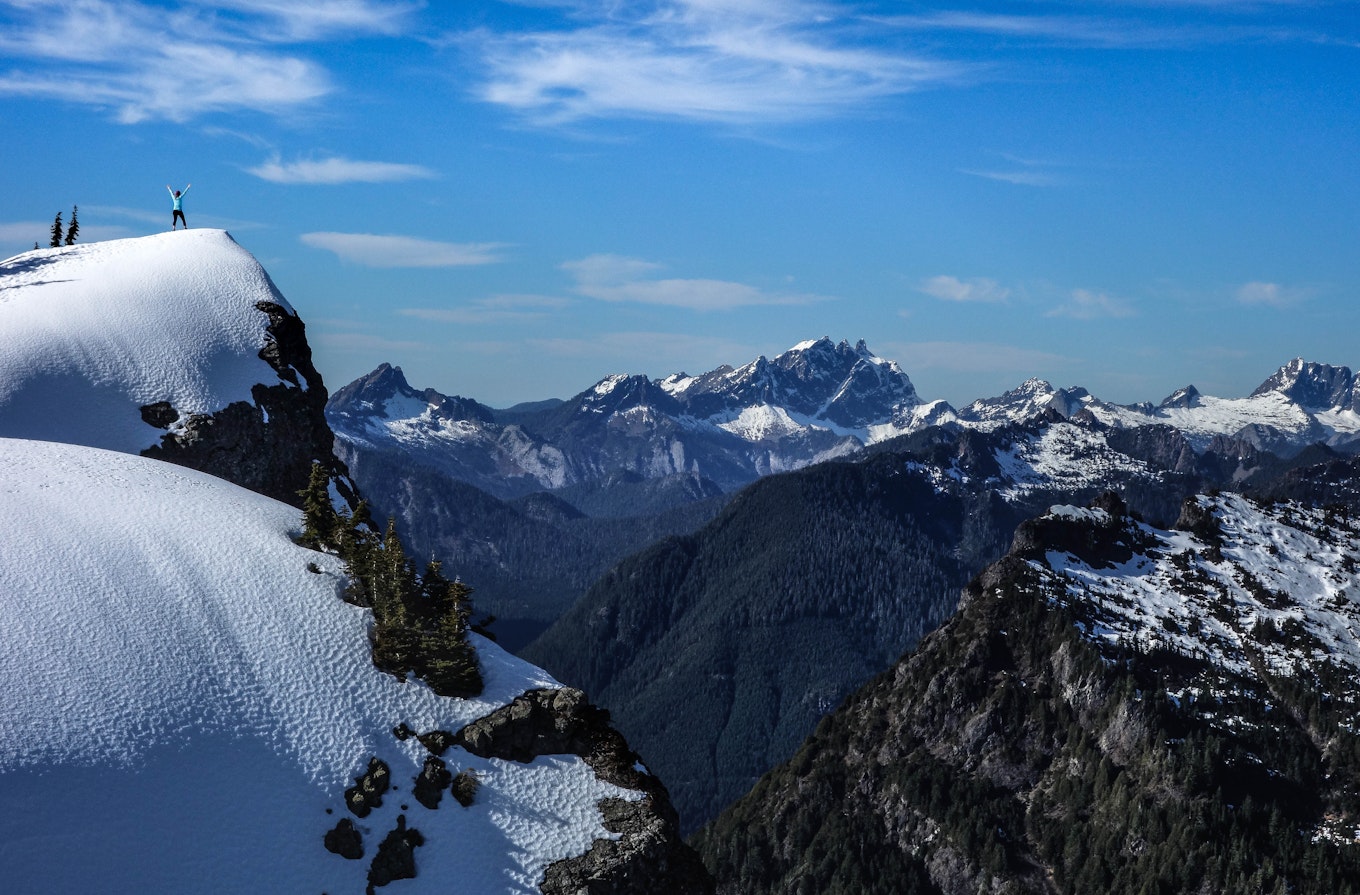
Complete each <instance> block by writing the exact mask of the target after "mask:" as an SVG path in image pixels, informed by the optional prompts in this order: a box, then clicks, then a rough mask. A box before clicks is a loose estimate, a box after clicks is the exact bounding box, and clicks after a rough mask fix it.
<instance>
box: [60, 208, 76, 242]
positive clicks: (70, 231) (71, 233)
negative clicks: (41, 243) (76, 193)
mask: <svg viewBox="0 0 1360 895" xmlns="http://www.w3.org/2000/svg"><path fill="white" fill-rule="evenodd" d="M76 208H77V206H75V205H72V206H71V226H69V227H67V228H66V244H67V245H68V246H73V245H75V244H76V237H77V236H78V235H79V234H80V222H79V221H77V220H76ZM58 217H60V215H58Z"/></svg>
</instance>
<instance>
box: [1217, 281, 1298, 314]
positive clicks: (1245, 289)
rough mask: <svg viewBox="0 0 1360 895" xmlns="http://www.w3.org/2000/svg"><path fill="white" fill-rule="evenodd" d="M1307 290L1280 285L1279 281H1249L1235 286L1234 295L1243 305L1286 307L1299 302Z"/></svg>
mask: <svg viewBox="0 0 1360 895" xmlns="http://www.w3.org/2000/svg"><path fill="white" fill-rule="evenodd" d="M1308 293H1309V290H1307V289H1304V288H1301V287H1298V286H1282V285H1280V284H1279V283H1262V282H1251V283H1243V284H1242V285H1241V286H1239V287H1237V290H1236V291H1235V292H1234V297H1236V299H1237V300H1238V301H1239V302H1241V303H1242V304H1244V305H1267V306H1268V307H1272V308H1288V307H1292V306H1293V305H1296V304H1299V303H1300V302H1302V301H1303V300H1304V299H1306V298H1307V297H1308Z"/></svg>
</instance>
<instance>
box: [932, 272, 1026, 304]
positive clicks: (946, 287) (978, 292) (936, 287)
mask: <svg viewBox="0 0 1360 895" xmlns="http://www.w3.org/2000/svg"><path fill="white" fill-rule="evenodd" d="M918 288H919V289H920V291H922V292H924V293H925V294H926V295H931V296H934V297H935V298H939V299H943V300H944V301H957V302H1003V301H1005V300H1006V299H1007V298H1009V297H1010V294H1011V291H1010V290H1009V289H1007V288H1006V287H1005V286H1002V285H1001V284H1000V283H998V282H997V281H996V280H991V279H988V278H986V277H973V278H972V279H968V280H960V279H959V278H958V277H951V276H944V275H941V276H938V277H931V278H930V279H928V280H926V281H924V282H923V283H921V285H920V286H919V287H918Z"/></svg>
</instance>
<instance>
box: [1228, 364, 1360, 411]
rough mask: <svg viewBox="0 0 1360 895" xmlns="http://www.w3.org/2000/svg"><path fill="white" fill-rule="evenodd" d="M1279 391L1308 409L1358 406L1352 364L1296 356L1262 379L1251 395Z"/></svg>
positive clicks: (1353, 408)
mask: <svg viewBox="0 0 1360 895" xmlns="http://www.w3.org/2000/svg"><path fill="white" fill-rule="evenodd" d="M1271 392H1279V393H1280V394H1282V395H1284V396H1286V397H1288V398H1289V399H1291V400H1292V401H1294V403H1296V404H1298V405H1299V406H1301V407H1305V408H1309V409H1329V408H1337V409H1350V410H1355V409H1357V397H1356V395H1355V375H1354V374H1353V373H1352V372H1351V370H1350V368H1349V367H1335V366H1332V365H1331V364H1318V363H1312V362H1310V361H1305V360H1304V359H1303V358H1301V357H1296V358H1294V359H1293V360H1291V361H1290V362H1289V363H1287V364H1285V365H1284V366H1283V367H1280V369H1278V370H1276V371H1275V373H1274V374H1273V375H1272V376H1271V377H1270V378H1269V379H1267V380H1266V381H1265V382H1263V383H1261V384H1260V385H1259V386H1258V387H1257V388H1256V391H1254V392H1252V393H1251V394H1252V397H1256V396H1258V395H1266V394H1270V393H1271Z"/></svg>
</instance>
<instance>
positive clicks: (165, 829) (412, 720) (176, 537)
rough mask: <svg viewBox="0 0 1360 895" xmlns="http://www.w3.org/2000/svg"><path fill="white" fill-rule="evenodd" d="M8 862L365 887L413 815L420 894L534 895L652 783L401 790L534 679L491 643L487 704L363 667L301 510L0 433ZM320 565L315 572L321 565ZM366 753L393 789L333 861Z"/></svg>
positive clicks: (536, 778)
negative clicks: (427, 794) (336, 834)
mask: <svg viewBox="0 0 1360 895" xmlns="http://www.w3.org/2000/svg"><path fill="white" fill-rule="evenodd" d="M0 515H3V517H4V518H5V520H6V535H5V537H4V538H3V539H0V687H3V691H4V694H5V695H4V703H3V704H4V711H2V712H0V866H2V867H4V868H6V869H5V887H6V888H5V891H6V892H7V893H14V895H29V893H34V895H36V893H48V892H101V893H124V892H126V893H145V892H205V891H211V892H218V893H237V892H239V893H256V892H260V891H266V890H267V891H276V892H329V893H331V895H342V893H352V895H358V893H360V892H362V891H363V889H364V874H365V872H366V870H367V866H368V860H367V859H368V858H371V856H372V855H373V854H375V853H376V850H377V845H378V842H379V841H380V840H381V839H382V837H383V836H384V835H385V834H386V833H387V832H388V831H389V830H391V829H392V828H394V827H395V826H396V819H397V815H398V814H404V815H405V816H406V818H407V823H408V825H409V826H410V827H414V828H416V829H419V830H420V831H421V832H422V834H423V835H424V838H425V844H424V845H423V846H421V847H419V848H417V849H416V852H415V859H416V866H417V873H418V876H417V878H416V879H415V880H411V881H404V882H402V883H400V884H399V888H400V891H402V892H409V893H419V892H446V891H450V887H454V888H457V889H458V890H459V891H469V892H496V893H526V895H527V893H533V892H537V891H538V890H537V885H538V882H539V881H540V880H541V877H542V874H543V871H544V870H545V869H546V867H547V866H548V864H550V863H551V862H553V861H555V860H559V859H562V858H565V857H570V856H572V855H576V854H581V853H583V852H585V851H586V850H587V849H588V848H589V847H590V845H591V843H592V842H593V841H594V840H595V839H597V838H612V834H610V833H608V832H607V831H606V830H605V829H604V826H603V822H602V818H601V816H600V812H599V810H598V807H597V806H598V802H599V800H600V799H602V798H606V797H611V796H614V797H621V798H638V797H639V794H637V793H634V792H630V791H627V790H622V789H620V788H618V787H615V786H612V785H609V784H605V783H602V782H600V781H599V780H598V779H597V778H596V776H595V773H594V771H593V770H592V769H591V768H590V767H589V766H588V765H586V764H585V763H584V762H583V761H581V760H580V759H579V758H576V757H574V756H565V757H564V756H546V757H542V758H539V759H537V760H535V761H534V762H533V763H531V764H529V765H520V764H515V763H512V762H506V761H500V760H495V759H492V760H484V759H479V758H476V757H473V756H471V755H469V754H467V753H465V752H464V751H463V750H461V749H458V748H454V749H451V750H449V751H448V752H446V753H445V754H444V756H443V757H444V760H445V761H446V762H447V763H448V765H449V768H450V770H452V771H458V770H462V769H470V770H471V771H472V772H474V773H475V774H476V775H477V776H478V777H479V778H480V781H481V788H480V789H479V791H478V793H477V798H476V801H475V802H474V804H473V805H472V806H471V807H470V808H467V809H464V808H462V807H461V806H459V805H458V804H457V803H456V802H455V801H454V800H453V799H452V798H451V797H448V796H446V797H445V798H444V800H443V804H442V805H441V806H440V807H439V808H438V809H435V810H430V809H426V808H425V807H423V806H422V805H421V804H420V803H419V802H416V801H415V800H414V799H411V798H410V796H409V792H410V789H411V783H412V780H413V778H414V776H415V774H416V773H417V772H418V771H419V769H420V766H421V764H422V762H423V760H424V757H425V752H424V749H423V747H421V746H419V745H418V744H417V743H416V741H415V740H414V739H411V740H407V741H405V742H399V741H398V740H396V738H395V737H394V736H393V734H392V732H391V731H392V729H393V728H394V727H396V726H397V725H398V724H401V723H406V724H408V725H409V726H410V727H411V728H413V729H415V730H418V731H421V730H430V729H435V728H439V729H444V730H457V729H458V728H460V727H461V726H463V725H464V724H466V723H468V722H470V721H472V720H474V719H476V718H479V717H482V716H484V715H486V714H488V713H489V712H491V711H493V710H494V709H496V708H497V707H499V706H502V705H504V704H506V703H508V702H509V701H511V700H512V699H513V698H514V697H515V696H517V695H519V694H520V693H522V692H524V691H525V690H528V689H534V688H539V687H556V686H558V685H557V683H556V682H555V681H554V680H553V679H552V678H551V677H550V676H548V675H547V674H546V673H544V672H543V671H541V670H539V669H537V668H535V667H533V666H531V665H529V664H528V663H526V662H523V661H521V660H519V659H516V658H514V657H513V656H510V655H509V654H507V653H505V652H504V651H503V650H501V649H500V648H499V647H497V646H496V645H495V644H493V643H491V642H489V641H486V640H483V639H481V638H477V640H476V643H477V648H478V654H479V657H480V660H481V663H482V668H483V673H484V676H485V678H486V692H485V693H484V695H482V696H481V697H478V698H476V699H468V700H458V699H448V698H441V697H438V696H436V695H435V694H434V693H433V692H432V691H430V690H429V688H428V687H426V686H425V685H424V684H423V683H420V682H416V681H408V682H402V681H399V680H397V679H395V678H393V677H392V676H390V675H387V674H384V673H382V672H379V671H378V670H377V669H375V668H374V667H373V664H372V661H371V659H370V656H369V646H368V637H367V630H368V625H369V617H368V614H367V613H366V612H365V611H364V610H362V609H360V608H357V607H354V606H350V605H348V604H346V603H344V602H343V601H342V600H341V599H340V592H341V589H342V587H343V584H344V579H343V575H342V569H341V565H340V563H339V561H338V560H337V559H336V558H334V557H331V556H328V555H325V554H321V553H317V552H314V551H310V550H306V549H304V548H302V547H299V546H297V545H296V544H295V543H293V540H292V536H294V535H296V534H297V533H298V532H299V531H300V527H301V519H300V513H299V512H298V511H297V510H295V509H293V508H291V507H288V506H286V505H284V504H281V503H278V502H276V501H272V500H270V499H268V498H265V497H262V496H260V495H257V494H255V493H253V492H250V491H246V490H244V489H241V488H238V487H236V486H234V485H231V484H229V483H227V482H224V481H222V480H220V479H216V478H213V477H211V476H208V475H206V474H203V473H199V472H195V471H192V470H187V469H184V468H181V467H177V466H172V465H170V464H165V463H160V462H157V461H153V460H147V459H144V458H141V457H136V456H132V455H128V454H121V453H112V452H109V451H104V450H98V449H94V448H88V447H79V446H73V445H65V444H57V443H51V442H40V441H27V440H18V439H0ZM309 563H315V565H316V567H317V568H318V569H319V571H318V572H312V571H309V570H308V568H307V566H308V564H309ZM370 756H377V757H379V758H381V759H383V760H384V761H386V762H387V763H388V764H389V765H390V766H391V769H392V782H393V784H394V785H395V787H397V789H396V790H394V791H391V792H389V793H388V794H387V796H385V797H384V800H383V805H382V807H380V808H378V809H376V810H375V811H374V812H373V813H372V814H371V815H369V816H368V817H367V818H366V819H363V820H355V824H356V827H358V828H359V830H360V831H361V832H362V833H363V836H364V849H365V860H363V861H347V860H345V859H343V858H341V857H339V856H338V855H334V854H331V853H329V852H327V851H326V850H325V849H324V847H323V844H322V838H323V835H324V833H325V832H326V831H327V830H328V829H330V828H331V827H333V826H334V825H335V824H336V822H337V821H338V820H340V819H341V817H344V816H348V811H347V810H346V808H345V806H344V802H343V799H342V793H343V790H344V788H345V787H346V786H347V785H348V784H349V783H350V782H351V781H352V779H353V778H354V777H355V776H356V775H358V774H359V773H361V772H362V771H363V769H364V768H365V766H366V765H367V763H368V761H369V758H370Z"/></svg>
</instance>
